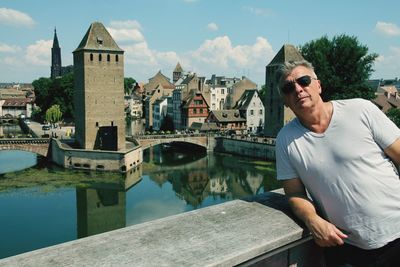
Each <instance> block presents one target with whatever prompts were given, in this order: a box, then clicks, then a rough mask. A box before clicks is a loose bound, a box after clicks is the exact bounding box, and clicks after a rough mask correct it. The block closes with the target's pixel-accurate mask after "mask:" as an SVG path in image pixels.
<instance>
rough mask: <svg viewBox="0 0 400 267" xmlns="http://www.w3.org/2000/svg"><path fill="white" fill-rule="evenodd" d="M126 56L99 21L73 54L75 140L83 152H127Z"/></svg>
mask: <svg viewBox="0 0 400 267" xmlns="http://www.w3.org/2000/svg"><path fill="white" fill-rule="evenodd" d="M123 54H124V51H123V50H122V49H121V48H119V47H118V45H117V44H116V43H115V41H114V39H113V38H112V37H111V35H110V34H109V33H108V31H107V30H106V28H105V27H104V26H103V24H101V23H100V22H94V23H92V24H91V25H90V27H89V29H88V31H87V32H86V34H85V36H84V37H83V39H82V41H81V43H80V44H79V46H78V48H77V49H75V51H74V52H73V55H74V80H75V91H74V104H75V140H76V141H77V143H78V145H79V146H80V147H81V148H83V149H88V150H92V149H96V150H97V149H99V150H111V151H117V150H121V149H125V113H124V57H123Z"/></svg>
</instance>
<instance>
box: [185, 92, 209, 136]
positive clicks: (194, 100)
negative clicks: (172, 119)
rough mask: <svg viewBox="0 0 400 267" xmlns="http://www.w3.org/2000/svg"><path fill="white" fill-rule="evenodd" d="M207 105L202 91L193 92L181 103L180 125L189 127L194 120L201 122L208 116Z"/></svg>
mask: <svg viewBox="0 0 400 267" xmlns="http://www.w3.org/2000/svg"><path fill="white" fill-rule="evenodd" d="M208 110H209V106H208V104H207V101H206V100H205V99H204V97H203V95H202V93H200V92H193V93H192V94H190V95H189V96H188V97H187V98H186V99H184V100H183V103H182V121H183V122H182V125H183V128H184V129H185V128H189V127H190V126H191V125H192V124H193V123H194V122H197V123H203V122H205V120H206V119H207V117H208Z"/></svg>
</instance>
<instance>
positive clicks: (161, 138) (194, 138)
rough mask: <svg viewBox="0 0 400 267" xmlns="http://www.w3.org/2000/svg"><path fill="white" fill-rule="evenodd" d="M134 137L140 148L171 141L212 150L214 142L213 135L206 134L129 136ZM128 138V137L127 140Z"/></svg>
mask: <svg viewBox="0 0 400 267" xmlns="http://www.w3.org/2000/svg"><path fill="white" fill-rule="evenodd" d="M131 138H132V139H135V140H136V141H137V142H138V143H139V145H141V146H142V149H146V148H149V147H151V146H155V145H160V144H165V143H171V142H185V143H190V144H195V145H198V146H202V147H204V148H205V149H207V150H213V149H214V146H215V145H214V144H215V138H214V136H210V135H206V134H166V135H135V136H132V137H131ZM129 139H130V138H128V140H129Z"/></svg>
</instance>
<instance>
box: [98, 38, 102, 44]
mask: <svg viewBox="0 0 400 267" xmlns="http://www.w3.org/2000/svg"><path fill="white" fill-rule="evenodd" d="M97 44H98V45H103V38H101V37H97Z"/></svg>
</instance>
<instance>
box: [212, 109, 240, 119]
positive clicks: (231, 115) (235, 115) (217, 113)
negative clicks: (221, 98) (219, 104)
mask: <svg viewBox="0 0 400 267" xmlns="http://www.w3.org/2000/svg"><path fill="white" fill-rule="evenodd" d="M210 114H213V115H214V117H215V119H216V120H217V121H219V122H246V119H245V118H242V117H241V116H240V113H239V110H233V109H229V110H212V111H210Z"/></svg>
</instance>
